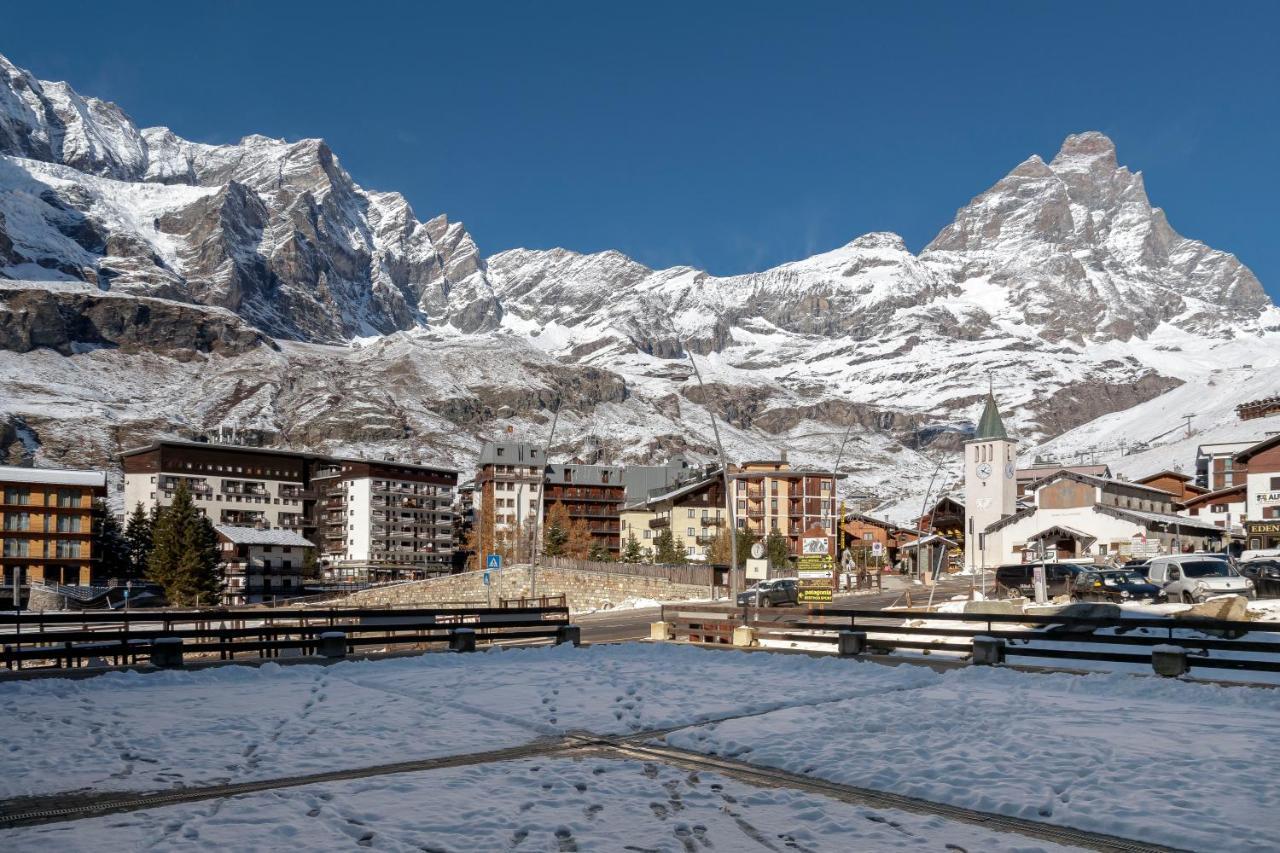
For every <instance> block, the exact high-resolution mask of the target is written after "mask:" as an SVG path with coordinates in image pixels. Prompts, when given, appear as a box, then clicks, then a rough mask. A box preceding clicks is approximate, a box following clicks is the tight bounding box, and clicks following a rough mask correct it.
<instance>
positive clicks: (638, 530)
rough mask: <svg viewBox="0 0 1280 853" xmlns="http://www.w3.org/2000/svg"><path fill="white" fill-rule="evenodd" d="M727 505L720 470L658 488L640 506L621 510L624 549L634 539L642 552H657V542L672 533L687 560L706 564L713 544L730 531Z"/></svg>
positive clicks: (637, 504)
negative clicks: (646, 549) (661, 537)
mask: <svg viewBox="0 0 1280 853" xmlns="http://www.w3.org/2000/svg"><path fill="white" fill-rule="evenodd" d="M727 513H728V510H727V509H726V508H725V501H724V477H723V475H722V474H721V472H720V469H719V468H710V469H707V470H705V471H703V472H701V473H699V474H697V475H695V476H692V477H689V478H687V479H685V480H683V481H680V482H676V483H672V484H669V485H667V486H663V487H657V488H654V489H652V490H651V491H650V493H649V495H648V496H647V497H646V498H645V499H644V500H643V501H640V502H638V503H634V504H629V505H627V506H626V507H624V508H623V509H622V512H621V518H620V522H621V524H620V527H621V539H622V543H623V546H624V547H625V545H626V542H627V540H628V539H630V538H631V537H632V536H634V537H635V538H636V541H637V542H639V543H640V546H641V547H642V548H648V549H649V550H650V551H653V550H655V549H654V540H655V539H657V538H658V536H659V535H661V533H662V532H663V531H664V530H670V531H671V535H672V538H673V539H674V540H675V542H676V544H677V545H678V546H679V547H682V548H684V553H685V557H686V558H687V559H689V560H693V561H703V560H706V559H707V557H708V556H709V555H710V550H711V543H712V542H714V541H715V539H716V537H717V536H718V535H720V534H721V533H723V532H724V531H725V530H727V529H728V525H727V524H726V518H727Z"/></svg>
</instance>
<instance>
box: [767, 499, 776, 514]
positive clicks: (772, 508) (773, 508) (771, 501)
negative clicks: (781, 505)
mask: <svg viewBox="0 0 1280 853" xmlns="http://www.w3.org/2000/svg"><path fill="white" fill-rule="evenodd" d="M769 511H770V512H777V511H778V499H777V498H770V499H769Z"/></svg>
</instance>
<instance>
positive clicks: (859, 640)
mask: <svg viewBox="0 0 1280 853" xmlns="http://www.w3.org/2000/svg"><path fill="white" fill-rule="evenodd" d="M866 649H867V632H866V631H841V632H840V639H839V643H838V645H837V647H836V654H837V655H839V656H840V657H842V658H850V657H854V656H856V655H860V654H862V653H863V652H864V651H866Z"/></svg>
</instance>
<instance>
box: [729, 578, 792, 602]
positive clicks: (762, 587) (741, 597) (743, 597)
mask: <svg viewBox="0 0 1280 853" xmlns="http://www.w3.org/2000/svg"><path fill="white" fill-rule="evenodd" d="M757 592H759V593H760V606H761V607H786V606H787V605H789V604H799V603H800V599H799V596H798V595H797V594H796V579H795V578H778V579H777V580H771V581H759V582H757V583H756V584H755V586H751V587H747V588H746V589H744V590H743V591H742V592H740V593H738V606H739V607H748V606H750V607H754V606H755V605H756V593H757Z"/></svg>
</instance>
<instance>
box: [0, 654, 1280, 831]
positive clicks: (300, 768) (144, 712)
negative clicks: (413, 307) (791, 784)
mask: <svg viewBox="0 0 1280 853" xmlns="http://www.w3.org/2000/svg"><path fill="white" fill-rule="evenodd" d="M0 710H3V713H4V715H5V718H6V720H7V721H8V723H9V724H8V725H6V726H4V727H0V797H3V798H12V797H16V796H21V795H28V794H52V793H56V792H75V791H80V792H88V791H97V792H102V791H155V790H164V789H169V788H174V787H180V786H189V785H207V784H212V783H215V782H222V781H245V780H250V779H265V778H273V777H283V776H288V775H294V774H302V773H308V772H318V771H328V770H334V769H339V768H359V767H368V766H374V765H379V764H386V763H392V762H402V761H407V760H412V759H419V758H429V757H441V756H448V755H462V754H467V753H474V752H480V751H488V750H493V749H497V748H501V747H506V746H515V745H520V744H525V743H531V742H533V741H535V740H537V739H539V738H544V737H550V736H557V735H562V734H564V733H568V732H575V731H587V732H594V733H597V734H632V733H637V732H643V731H651V730H655V729H676V730H677V731H676V732H675V733H673V734H670V735H668V736H667V740H668V743H669V744H671V745H673V746H677V747H682V748H686V749H693V750H698V751H702V752H714V753H716V754H719V755H723V756H731V757H736V758H738V759H739V760H744V761H750V762H752V763H755V764H759V765H766V766H775V767H780V768H784V769H789V770H793V771H795V772H798V773H804V774H808V775H811V776H814V777H819V778H823V779H829V780H833V781H838V782H844V783H852V784H855V785H859V786H863V787H868V788H874V789H879V790H886V791H893V792H899V793H904V794H908V795H912V796H916V797H921V798H925V799H928V800H932V801H937V802H944V803H951V804H956V805H963V806H967V807H970V808H975V809H979V810H985V811H992V812H999V813H1003V814H1009V815H1014V816H1019V817H1025V818H1030V819H1033V820H1038V821H1048V822H1053V823H1059V824H1064V825H1070V826H1073V827H1078V828H1082V829H1090V830H1095V831H1103V832H1110V833H1115V834H1118V835H1123V836H1127V837H1132V838H1138V839H1143V840H1149V841H1159V842H1163V843H1168V844H1173V845H1175V846H1178V847H1188V846H1190V847H1193V848H1196V849H1213V850H1227V849H1231V850H1253V849H1265V848H1267V847H1268V846H1270V842H1271V841H1273V840H1274V838H1275V837H1276V835H1277V833H1280V820H1278V819H1277V818H1276V816H1275V813H1274V809H1273V808H1272V805H1271V804H1272V803H1274V802H1276V801H1280V777H1277V776H1276V774H1274V773H1272V772H1271V768H1273V767H1275V766H1277V765H1278V764H1280V741H1277V740H1276V739H1275V738H1272V737H1270V733H1271V732H1273V731H1275V729H1276V727H1277V726H1278V725H1280V693H1277V692H1276V691H1274V690H1270V689H1259V688H1248V687H1223V686H1218V685H1209V684H1196V683H1187V682H1179V681H1168V680H1161V679H1157V678H1154V677H1150V678H1140V677H1135V676H1133V675H1127V674H1118V673H1113V674H1095V675H1088V676H1074V675H1065V674H1052V675H1051V674H1030V673H1020V672H1015V671H1010V670H999V669H995V670H993V669H989V668H967V669H960V670H954V671H947V672H935V671H934V670H932V669H930V668H927V667H919V666H910V665H904V666H898V667H886V666H881V665H878V664H874V663H869V662H864V661H855V660H842V659H837V658H833V657H832V658H811V657H806V656H796V655H778V654H768V653H742V652H731V651H720V650H709V649H699V648H693V647H688V646H679V645H673V644H629V645H615V646H592V647H586V648H579V649H574V648H572V647H568V646H561V647H538V648H525V649H506V650H494V651H491V652H484V653H476V654H472V655H448V654H431V655H424V656H421V657H416V658H401V659H392V660H383V661H362V662H355V661H352V662H346V663H340V664H336V665H333V666H328V667H321V666H312V665H293V666H279V665H276V664H268V665H266V666H264V667H262V668H257V669H254V668H249V667H238V666H237V667H226V668H220V669H210V670H201V671H193V672H163V673H151V674H139V673H113V674H108V675H102V676H98V677H95V678H91V679H83V680H63V679H49V680H36V681H21V682H18V681H14V682H2V681H0ZM535 766H537V767H538V768H539V769H537V770H534V769H533V767H535ZM713 784H714V785H719V786H720V787H719V788H714V787H712V786H713ZM676 792H679V794H680V796H679V797H678V798H677V797H675V796H674V794H675V793H676ZM726 795H729V796H732V797H733V798H734V800H736V802H734V801H731V800H729V799H727V798H726ZM676 801H679V804H680V807H679V808H677V806H676V805H675V802H676ZM424 802H429V803H431V808H425V809H424V808H420V807H418V806H415V805H414V804H421V803H424ZM880 818H885V819H887V820H891V821H893V823H883V822H881V820H880ZM894 823H896V824H898V826H896V827H895V826H894V825H893V824H894ZM700 827H701V828H700ZM557 831H560V832H561V833H562V834H560V835H558V836H557ZM975 832H976V830H974V829H973V828H971V827H968V828H966V827H956V826H955V825H953V824H951V823H950V822H948V821H944V820H942V819H940V818H939V819H936V820H933V819H923V818H918V817H916V818H913V817H909V816H902V815H891V813H889V812H885V811H880V812H877V813H876V816H874V817H870V816H868V814H867V811H866V810H865V809H858V808H854V807H851V806H848V805H844V804H840V803H837V802H835V801H829V800H825V799H823V798H821V797H817V796H815V795H812V794H804V793H800V792H796V791H773V790H765V791H761V790H754V789H749V788H745V787H743V786H741V785H738V784H736V783H732V782H729V781H727V780H724V779H713V778H712V776H711V775H710V774H702V775H701V779H699V780H696V781H690V778H689V777H688V776H687V774H685V773H683V772H677V771H675V770H672V769H670V768H666V767H662V766H658V765H650V766H649V769H648V770H645V769H644V768H643V767H642V766H641V765H638V764H632V763H629V762H627V761H622V760H620V759H609V758H600V759H596V758H578V759H576V760H570V759H568V758H559V759H546V760H538V759H527V760H524V759H522V760H520V761H507V762H505V763H502V764H486V765H480V766H475V767H465V768H457V769H453V770H433V771H422V772H417V773H401V774H395V775H387V776H380V777H377V778H372V779H365V780H358V781H352V782H341V783H339V782H332V783H325V784H324V785H312V786H307V787H304V788H294V789H288V790H282V791H275V792H270V793H262V794H254V795H246V796H242V797H239V798H236V799H234V800H231V801H210V802H206V803H198V804H195V805H184V806H173V807H169V808H165V809H155V810H150V811H145V812H142V811H140V812H132V813H128V814H124V815H114V816H111V817H109V818H101V819H92V820H81V821H74V822H67V823H57V824H50V825H47V826H43V827H33V828H28V829H24V830H20V831H17V832H15V833H13V834H11V835H9V836H8V837H7V838H6V841H11V843H13V844H14V845H16V846H17V847H19V848H26V849H33V848H35V847H37V846H48V847H51V848H53V849H60V850H61V849H68V850H74V849H85V848H87V847H89V846H91V845H96V846H100V845H101V843H102V840H103V839H104V838H107V837H109V838H111V839H112V843H113V844H115V845H116V846H118V847H120V848H122V849H134V848H138V847H143V846H149V845H158V846H160V847H162V848H169V847H190V848H197V847H207V848H211V849H212V848H219V849H225V848H227V847H235V848H237V849H243V848H246V847H252V846H254V845H257V846H258V847H260V848H279V847H281V846H285V845H288V846H299V845H301V846H304V847H308V848H314V847H319V848H327V847H333V846H335V845H340V844H347V843H352V842H359V841H360V840H361V839H362V838H366V836H368V835H370V834H372V836H371V839H366V841H368V843H371V844H372V845H373V846H374V847H375V848H382V849H392V850H398V849H408V848H409V847H410V846H411V845H416V846H417V847H419V848H420V847H423V846H425V847H427V848H428V849H495V848H501V847H505V846H509V845H513V844H514V843H515V842H516V841H518V840H520V839H525V841H523V842H522V843H521V844H520V848H521V849H525V848H526V847H527V848H529V849H548V848H550V849H555V847H556V845H558V844H559V841H558V840H557V839H560V840H564V839H568V838H572V839H575V841H574V844H576V845H578V849H610V850H611V849H620V847H621V846H622V844H620V843H619V840H620V839H621V840H623V841H622V843H630V844H634V845H635V846H636V847H638V848H639V849H659V850H665V849H672V850H681V849H687V850H688V849H701V848H702V846H705V845H703V840H710V841H711V842H712V843H713V844H714V845H715V848H718V849H722V850H735V849H742V848H744V847H749V846H750V844H749V843H748V842H747V841H745V840H744V838H754V836H753V833H755V834H758V835H759V836H760V837H761V838H764V839H765V841H766V842H767V844H765V843H760V842H759V841H756V842H755V843H756V846H757V847H759V848H761V849H770V846H769V845H772V849H777V850H784V849H791V848H796V849H814V850H818V849H846V850H859V849H861V850H881V849H899V848H900V847H901V848H904V849H915V848H917V847H920V848H922V849H923V848H927V849H941V848H942V846H943V845H944V844H956V845H959V846H960V847H963V848H965V849H968V850H993V849H1050V848H1048V847H1047V846H1046V845H1043V844H1038V843H1032V842H1031V841H1030V840H1028V839H1021V840H1009V839H1007V838H1006V839H999V838H993V837H991V836H990V834H989V833H978V834H977V835H976V836H975V834H974V833H975ZM520 833H526V834H525V835H519V834H520ZM563 833H567V835H565V834H563ZM699 833H701V837H700V836H699ZM867 833H871V834H867ZM517 835H519V837H517ZM686 841H687V842H689V843H690V844H692V845H693V846H692V847H690V846H688V845H687V844H686V843H685V842H686ZM792 842H794V843H792ZM895 844H897V845H899V846H898V847H895V846H894V845H895ZM564 849H568V848H567V847H565V848H564Z"/></svg>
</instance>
